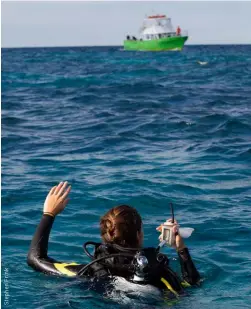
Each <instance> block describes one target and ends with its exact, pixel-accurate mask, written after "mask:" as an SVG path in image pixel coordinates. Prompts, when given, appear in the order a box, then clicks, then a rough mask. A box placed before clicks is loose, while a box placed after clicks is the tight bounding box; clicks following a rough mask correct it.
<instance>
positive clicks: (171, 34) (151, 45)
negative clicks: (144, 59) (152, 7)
mask: <svg viewBox="0 0 251 309" xmlns="http://www.w3.org/2000/svg"><path fill="white" fill-rule="evenodd" d="M187 39H188V33H187V31H184V30H181V29H180V27H179V26H178V27H177V29H176V31H175V30H174V28H173V25H172V22H171V18H168V17H167V16H166V15H152V16H147V17H146V18H145V19H144V21H143V25H142V27H141V28H140V37H139V39H137V38H136V37H135V36H129V35H127V37H126V40H124V49H125V50H138V51H166V50H179V51H180V50H182V49H183V46H184V44H185V42H186V41H187Z"/></svg>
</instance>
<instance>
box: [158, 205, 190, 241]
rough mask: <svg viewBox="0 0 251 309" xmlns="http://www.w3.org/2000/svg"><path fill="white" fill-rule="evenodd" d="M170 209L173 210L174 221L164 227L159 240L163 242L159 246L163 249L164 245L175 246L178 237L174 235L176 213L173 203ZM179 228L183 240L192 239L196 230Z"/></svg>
mask: <svg viewBox="0 0 251 309" xmlns="http://www.w3.org/2000/svg"><path fill="white" fill-rule="evenodd" d="M170 208H171V214H172V220H171V222H168V221H167V222H165V223H164V224H163V225H162V230H161V235H160V238H159V239H160V241H161V243H160V245H159V246H160V247H163V246H164V245H169V246H173V245H174V244H175V237H176V235H175V234H174V233H173V226H174V225H175V223H174V211H173V204H172V203H170ZM177 227H178V233H179V234H180V236H181V237H183V238H188V237H190V236H191V235H192V233H193V231H194V229H193V228H190V227H184V228H179V225H177Z"/></svg>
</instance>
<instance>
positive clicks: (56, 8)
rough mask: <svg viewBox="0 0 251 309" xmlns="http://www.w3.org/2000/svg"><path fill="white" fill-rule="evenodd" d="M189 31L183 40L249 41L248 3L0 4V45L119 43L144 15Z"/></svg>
mask: <svg viewBox="0 0 251 309" xmlns="http://www.w3.org/2000/svg"><path fill="white" fill-rule="evenodd" d="M152 13H161V14H166V15H167V16H169V17H171V18H172V22H173V25H174V26H175V27H176V26H177V25H179V26H180V27H181V28H182V29H186V30H188V32H189V40H188V42H187V44H200V43H204V44H217V43H223V44H228V43H235V44H238V43H244V44H245V43H247V44H251V2H240V1H236V2H225V1H224V2H219V1H217V2H211V1H209V2H187V1H184V2H182V1H178V2H177V1H176V2H171V1H166V2H157V1H151V2H136V1H131V2H122V1H114V2H108V1H102V2H87V1H85V2H73V1H68V2H59V1H58V2H53V1H51V2H39V1H33V2H22V1H18V2H11V1H4V2H2V47H23V46H84V45H122V44H123V39H124V37H125V35H127V34H130V35H136V36H137V34H138V29H139V28H140V26H141V23H142V20H143V18H144V16H145V14H152Z"/></svg>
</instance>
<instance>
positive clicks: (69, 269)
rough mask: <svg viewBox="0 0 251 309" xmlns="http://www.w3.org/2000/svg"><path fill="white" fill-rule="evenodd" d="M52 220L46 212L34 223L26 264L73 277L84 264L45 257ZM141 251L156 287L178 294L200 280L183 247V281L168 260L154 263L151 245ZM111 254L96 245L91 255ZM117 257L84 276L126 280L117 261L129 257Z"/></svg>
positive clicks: (45, 271)
mask: <svg viewBox="0 0 251 309" xmlns="http://www.w3.org/2000/svg"><path fill="white" fill-rule="evenodd" d="M53 222H54V218H53V217H52V216H50V215H47V214H44V215H43V216H42V219H41V222H40V224H39V225H38V227H37V229H36V232H35V234H34V236H33V239H32V242H31V246H30V250H29V253H28V257H27V263H28V265H29V266H31V267H32V268H34V269H35V270H36V271H41V272H44V273H46V274H51V275H56V276H68V277H76V276H77V275H78V272H79V271H80V270H81V269H82V268H83V266H85V265H84V264H77V263H64V262H59V261H57V260H55V259H52V258H50V257H48V255H47V251H48V241H49V235H50V231H51V228H52V224H53ZM143 251H144V252H145V254H146V256H147V258H148V259H149V263H150V265H153V268H154V269H153V271H152V272H151V273H152V274H153V275H152V276H151V277H149V278H150V279H149V280H150V282H148V283H150V284H152V285H154V286H157V287H159V288H167V289H169V290H170V291H172V292H173V293H174V294H175V292H177V294H182V291H183V287H185V286H189V285H197V284H198V282H199V280H200V275H199V273H198V271H197V270H196V268H195V266H194V264H193V261H192V259H191V257H190V254H189V251H188V249H187V248H185V249H183V250H180V251H179V252H178V256H179V261H180V265H181V271H182V277H183V278H182V279H183V280H181V279H180V278H179V277H178V276H177V275H176V274H175V273H174V272H173V271H172V270H171V269H170V267H169V266H168V263H166V262H164V263H157V264H156V251H155V250H154V248H146V249H143ZM111 253H114V252H111V251H110V249H109V248H108V249H107V246H106V245H100V246H99V247H97V248H96V250H95V254H94V256H95V258H100V257H102V256H104V255H109V254H111ZM163 256H164V255H163ZM164 257H166V256H164ZM119 259H120V260H118V259H116V258H115V259H110V263H111V268H109V267H104V264H102V263H95V264H93V266H92V267H90V268H89V269H88V272H86V273H85V276H87V277H95V276H97V277H102V276H104V275H117V276H121V277H124V278H126V279H130V278H131V276H132V274H131V272H130V271H129V270H128V271H127V269H126V268H123V267H122V268H120V267H118V266H119V265H121V264H126V263H129V262H130V259H128V258H127V259H124V261H123V260H121V258H119ZM115 260H116V261H117V264H116V263H115V264H114V261H115ZM166 260H167V257H166ZM112 263H113V264H112ZM106 265H107V264H106ZM116 265H117V266H116ZM114 266H115V267H114ZM122 266H123V265H122Z"/></svg>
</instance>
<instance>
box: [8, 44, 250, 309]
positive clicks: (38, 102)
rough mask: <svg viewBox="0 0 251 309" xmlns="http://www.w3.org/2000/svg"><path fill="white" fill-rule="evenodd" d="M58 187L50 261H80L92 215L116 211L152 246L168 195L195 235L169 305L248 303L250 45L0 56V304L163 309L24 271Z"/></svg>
mask: <svg viewBox="0 0 251 309" xmlns="http://www.w3.org/2000/svg"><path fill="white" fill-rule="evenodd" d="M198 60H200V61H207V62H208V64H207V65H204V66H203V65H200V64H199V63H198ZM62 180H67V181H69V182H70V183H71V184H72V193H71V200H70V203H69V205H68V206H67V208H66V209H65V211H64V213H63V214H61V215H60V216H59V217H58V218H57V219H56V221H55V223H54V226H53V230H52V234H51V238H50V245H49V255H50V256H52V257H54V258H57V259H59V260H62V261H76V262H87V261H88V259H87V257H86V256H84V254H83V251H82V248H81V246H82V244H83V243H84V242H85V241H88V240H93V241H99V239H100V237H99V229H98V228H99V223H98V222H99V218H100V216H101V215H102V214H104V212H105V211H107V210H108V209H109V208H111V207H112V206H115V205H118V204H122V203H128V204H130V205H132V206H134V207H136V208H137V209H138V210H139V212H140V213H141V214H142V217H143V221H144V231H145V246H156V245H157V240H158V235H157V233H156V231H155V228H156V226H157V225H158V224H159V223H161V222H163V220H165V219H166V218H168V217H169V216H170V213H169V206H168V204H169V202H170V201H172V202H173V203H174V205H175V213H176V218H177V220H178V221H179V222H180V224H181V225H182V226H189V227H193V228H195V232H194V234H193V235H192V237H191V238H189V239H188V240H187V241H186V242H187V245H188V247H189V248H190V252H191V255H192V257H193V259H194V261H195V263H196V265H197V267H198V269H199V271H200V273H201V275H202V277H203V285H202V287H200V288H195V289H190V290H189V293H188V296H187V297H184V298H182V299H180V300H179V301H178V302H177V303H176V304H173V308H180V309H181V308H188V307H189V308H191V309H206V308H216V309H221V308H224V309H225V308H228V309H233V308H242V309H243V308H251V286H250V282H251V243H250V239H251V208H250V207H251V46H187V47H185V48H184V50H183V51H182V52H169V53H161V52H160V53H150V52H149V53H147V52H125V51H123V50H121V49H120V48H119V47H99V48H95V47H93V48H91V47H90V48H70V47H69V48H34V49H3V50H2V237H3V238H2V246H3V247H2V248H3V252H2V280H3V285H2V291H3V290H4V288H6V287H5V285H6V282H5V281H4V274H5V272H4V271H3V270H5V269H7V270H8V276H9V277H8V283H9V294H10V298H9V307H11V308H17V309H18V308H20V309H23V308H28V309H29V308H41V309H42V308H43V309H45V308H46V309H49V308H107V306H109V308H122V307H123V308H137V309H138V308H168V307H169V306H170V304H167V303H165V302H164V301H163V300H161V299H158V304H156V303H155V301H153V300H151V299H148V298H149V297H148V296H150V295H149V294H151V295H152V294H153V291H152V290H150V292H149V291H148V292H147V293H144V292H138V293H136V294H137V295H136V296H135V295H132V293H130V292H128V293H126V292H125V291H123V288H122V291H119V290H118V291H116V292H115V291H114V292H113V293H111V295H106V297H104V296H102V295H100V294H99V293H96V292H93V291H90V290H89V289H88V288H84V287H81V286H80V285H79V284H77V283H78V282H76V281H68V280H67V279H62V278H61V279H60V278H50V277H48V276H45V275H43V274H38V273H35V272H34V271H33V270H32V269H30V268H29V267H28V266H27V264H26V255H27V251H28V248H29V245H30V241H31V237H32V235H33V233H34V230H35V228H36V225H37V224H38V222H39V220H40V217H41V213H42V207H43V202H44V199H45V196H46V194H47V192H48V190H49V189H50V187H51V186H53V185H55V184H56V183H57V182H59V181H62ZM165 250H166V253H167V254H168V255H169V256H170V258H171V259H173V263H174V267H177V269H178V262H177V260H175V259H176V254H175V252H173V251H172V250H170V249H165ZM122 286H123V287H124V285H123V284H122ZM129 290H130V287H129ZM132 290H133V289H132ZM134 290H135V289H134ZM2 301H3V298H2Z"/></svg>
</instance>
